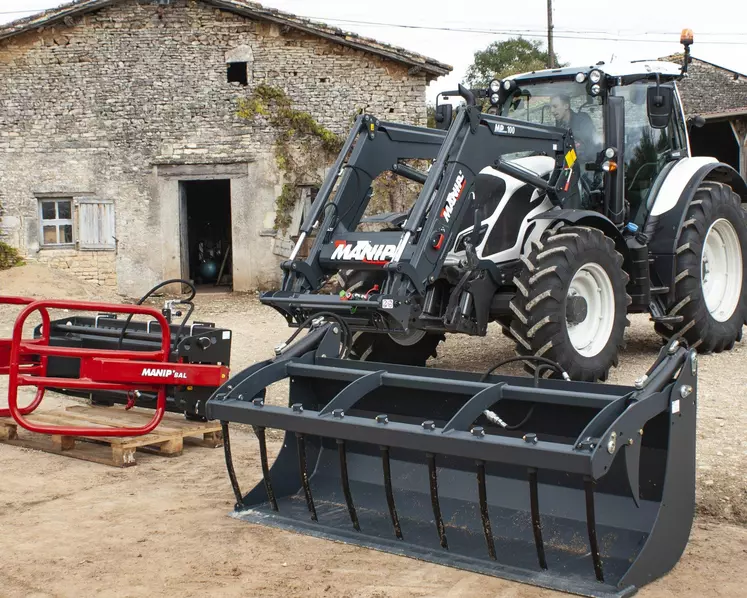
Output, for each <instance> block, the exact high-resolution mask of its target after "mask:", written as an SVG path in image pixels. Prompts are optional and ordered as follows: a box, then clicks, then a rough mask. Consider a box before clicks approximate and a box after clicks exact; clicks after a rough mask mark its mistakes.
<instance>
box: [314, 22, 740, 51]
mask: <svg viewBox="0 0 747 598" xmlns="http://www.w3.org/2000/svg"><path fill="white" fill-rule="evenodd" d="M309 18H312V19H315V20H316V19H318V20H320V21H324V20H326V21H328V22H330V23H343V24H348V25H366V26H372V27H391V28H398V29H422V30H428V31H450V32H454V33H473V34H480V35H523V36H525V37H538V38H545V37H546V36H547V31H546V30H540V29H478V28H462V27H441V26H436V25H406V24H402V23H381V22H376V21H357V20H353V19H335V18H327V19H324V18H321V17H309ZM557 31H563V30H559V29H554V30H553V38H555V39H557V38H560V39H575V40H590V41H622V42H636V43H660V44H675V43H677V42H676V40H674V39H639V38H626V37H609V36H602V35H601V34H600V35H596V36H587V35H558V34H557V33H556V32H557ZM563 33H579V34H581V33H597V32H596V31H582V30H575V31H563ZM640 35H647V34H645V33H644V34H640ZM673 35H674V34H673ZM714 35H715V34H714ZM719 35H721V36H726V35H730V34H728V33H721V34H719ZM700 43H701V44H714V45H715V44H720V45H737V46H741V45H747V42H736V41H718V42H711V41H704V42H700Z"/></svg>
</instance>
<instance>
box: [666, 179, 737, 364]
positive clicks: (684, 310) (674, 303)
mask: <svg viewBox="0 0 747 598" xmlns="http://www.w3.org/2000/svg"><path fill="white" fill-rule="evenodd" d="M723 221H726V222H727V223H728V224H729V225H731V226H730V227H729V226H727V225H725V223H724V222H723ZM730 228H731V230H732V232H733V233H735V234H736V239H737V240H738V244H739V247H738V248H737V251H738V255H739V260H738V262H737V263H732V264H731V267H727V272H728V274H729V275H730V276H732V277H737V280H734V281H733V283H732V284H733V285H734V288H733V289H731V290H732V292H728V290H725V292H724V297H725V298H724V301H723V302H722V303H721V304H720V305H725V307H724V309H719V304H715V305H714V304H712V306H711V307H712V309H713V313H712V311H711V309H709V306H708V302H707V301H706V293H708V289H709V288H710V284H712V283H711V282H709V280H710V279H709V276H711V275H713V273H714V267H715V266H716V264H712V263H710V262H711V261H716V258H717V257H719V255H720V254H719V252H718V251H716V252H712V251H710V250H708V251H706V253H705V255H704V250H705V249H706V242H707V239H708V244H709V246H711V247H712V246H713V245H711V242H712V241H713V242H715V243H716V245H719V244H721V242H723V243H724V245H723V246H724V247H725V246H726V243H727V240H726V237H728V236H729V234H730V233H728V230H729V229H730ZM709 231H711V234H712V235H713V234H716V237H709V236H708V235H709ZM732 240H733V239H732ZM746 248H747V224H746V223H745V212H744V210H743V209H742V205H741V200H740V198H739V196H738V195H737V194H736V193H734V191H733V190H732V188H731V187H729V186H728V185H725V184H722V183H715V182H710V181H709V182H705V183H703V184H702V185H701V186H700V187H699V188H698V190H697V191H696V192H695V196H694V197H693V201H692V203H691V204H690V206H689V207H688V210H687V215H686V217H685V221H684V223H683V227H682V231H681V233H680V237H679V239H678V241H677V256H676V268H675V272H676V274H675V279H674V280H675V283H674V285H675V286H674V297H673V299H671V300H670V303H669V304H668V305H667V306H666V308H667V314H668V315H671V316H677V315H680V316H682V317H683V320H682V322H681V323H679V324H663V323H660V322H657V323H656V324H655V327H656V331H657V332H658V333H659V334H660V335H661V336H662V337H663V338H665V339H669V338H671V337H672V336H673V335H675V334H677V335H678V336H682V337H683V338H684V339H685V340H686V341H687V343H688V344H689V345H690V347H692V348H695V349H697V350H698V352H700V353H719V352H721V351H724V350H729V349H731V348H732V347H733V346H734V343H735V342H736V341H738V340H741V338H742V326H743V325H744V324H746V323H747V276H745V275H744V266H745V263H747V260H745V255H744V252H745V249H746ZM720 257H723V256H720ZM704 258H705V261H704ZM719 261H720V262H722V263H724V264H726V263H729V261H728V260H726V261H723V260H719ZM738 277H741V284H740V283H739V281H738ZM724 284H725V285H726V284H727V283H724ZM724 288H725V289H727V287H724ZM709 296H711V297H712V296H713V295H710V294H709ZM730 297H731V298H733V299H732V300H731V301H730V300H729V298H730ZM711 301H713V300H712V299H711Z"/></svg>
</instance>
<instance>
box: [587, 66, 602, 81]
mask: <svg viewBox="0 0 747 598" xmlns="http://www.w3.org/2000/svg"><path fill="white" fill-rule="evenodd" d="M601 80H602V71H600V70H598V69H594V70H593V71H591V72H590V73H589V81H591V82H592V83H599V82H600V81H601Z"/></svg>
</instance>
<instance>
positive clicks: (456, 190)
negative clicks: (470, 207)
mask: <svg viewBox="0 0 747 598" xmlns="http://www.w3.org/2000/svg"><path fill="white" fill-rule="evenodd" d="M466 184H467V180H466V179H465V178H464V174H463V173H462V171H461V170H460V171H459V174H458V175H457V178H456V180H455V181H454V187H453V188H452V189H451V193H449V195H448V196H447V197H446V205H445V206H444V209H443V210H441V217H442V218H443V219H444V220H446V222H448V221H449V218H451V213H452V212H453V211H454V206H455V205H456V202H457V201H459V197H461V195H462V191H464V187H465V186H466Z"/></svg>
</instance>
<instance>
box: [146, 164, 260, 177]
mask: <svg viewBox="0 0 747 598" xmlns="http://www.w3.org/2000/svg"><path fill="white" fill-rule="evenodd" d="M248 164H249V163H248V162H236V163H232V164H170V165H159V166H156V172H157V175H158V176H159V177H164V178H178V179H191V180H200V179H204V180H209V179H237V178H243V177H246V176H248Z"/></svg>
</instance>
